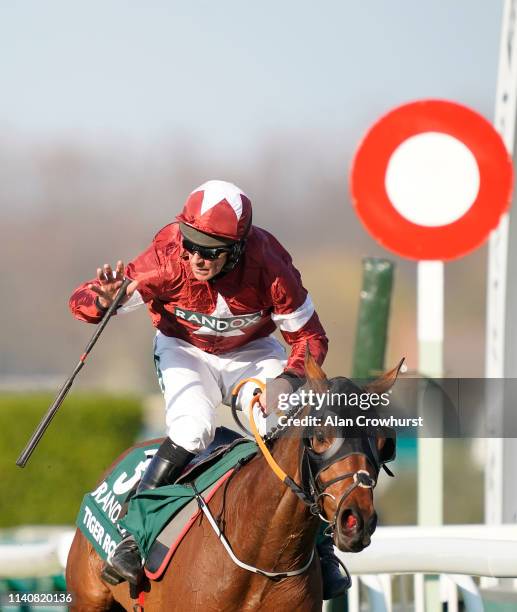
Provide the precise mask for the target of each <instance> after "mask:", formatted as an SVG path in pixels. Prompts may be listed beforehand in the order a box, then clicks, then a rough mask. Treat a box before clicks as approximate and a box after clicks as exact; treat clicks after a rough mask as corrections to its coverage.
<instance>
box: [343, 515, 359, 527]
mask: <svg viewBox="0 0 517 612" xmlns="http://www.w3.org/2000/svg"><path fill="white" fill-rule="evenodd" d="M356 526H357V519H356V518H355V516H354V515H353V514H349V515H348V516H347V517H346V520H345V527H346V528H347V529H353V528H354V527H356Z"/></svg>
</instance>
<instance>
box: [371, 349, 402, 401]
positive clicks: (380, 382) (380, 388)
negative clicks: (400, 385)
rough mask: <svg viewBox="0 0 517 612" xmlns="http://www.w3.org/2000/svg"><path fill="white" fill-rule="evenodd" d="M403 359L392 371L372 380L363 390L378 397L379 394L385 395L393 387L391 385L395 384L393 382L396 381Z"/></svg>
mask: <svg viewBox="0 0 517 612" xmlns="http://www.w3.org/2000/svg"><path fill="white" fill-rule="evenodd" d="M405 359H406V358H405V357H402V359H401V360H400V361H399V364H398V365H397V366H395V367H394V368H393V370H390V371H389V372H385V373H384V374H383V375H382V376H380V377H379V378H376V379H375V380H372V382H370V383H368V384H367V385H366V386H365V388H364V390H365V391H366V392H367V393H377V394H378V395H380V394H381V393H386V391H389V390H390V389H391V387H393V385H394V384H395V381H396V380H397V376H398V375H399V372H400V368H401V367H402V364H403V363H404V361H405Z"/></svg>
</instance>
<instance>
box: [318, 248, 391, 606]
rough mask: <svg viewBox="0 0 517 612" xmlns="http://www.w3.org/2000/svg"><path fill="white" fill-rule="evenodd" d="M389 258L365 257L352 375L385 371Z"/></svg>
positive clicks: (341, 600)
mask: <svg viewBox="0 0 517 612" xmlns="http://www.w3.org/2000/svg"><path fill="white" fill-rule="evenodd" d="M394 267H395V265H394V264H393V262H391V261H389V260H387V259H379V258H378V257H365V258H364V259H363V286H362V289H361V294H360V298H359V316H358V321H357V331H356V336H355V349H354V361H353V366H352V378H356V379H361V378H371V377H372V376H375V375H376V374H378V373H379V372H382V371H383V370H384V355H385V353H386V342H387V337H388V320H389V315H390V302H391V290H392V286H393V269H394ZM324 610H325V612H348V599H347V597H346V596H344V597H338V598H336V599H332V600H330V601H328V602H326V603H325V606H324Z"/></svg>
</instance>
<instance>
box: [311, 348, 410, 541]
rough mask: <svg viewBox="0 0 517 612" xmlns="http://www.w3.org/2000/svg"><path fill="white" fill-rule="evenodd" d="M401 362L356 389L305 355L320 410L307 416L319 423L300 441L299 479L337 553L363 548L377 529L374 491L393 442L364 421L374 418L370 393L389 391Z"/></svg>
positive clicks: (390, 432)
mask: <svg viewBox="0 0 517 612" xmlns="http://www.w3.org/2000/svg"><path fill="white" fill-rule="evenodd" d="M402 363H403V360H402V361H401V362H400V363H399V365H398V366H397V367H396V368H394V369H393V370H391V371H390V372H387V373H386V374H384V375H383V376H381V377H380V378H378V379H377V380H374V381H373V382H371V383H370V384H368V385H367V386H365V387H364V388H360V387H358V386H357V385H355V384H354V383H353V382H352V381H350V380H348V379H347V378H344V377H338V378H332V379H330V380H329V379H327V378H326V376H325V374H324V372H323V371H322V369H321V368H320V367H319V366H318V364H317V363H316V362H315V361H314V359H313V358H312V357H311V355H310V354H308V355H307V357H306V373H307V383H306V385H305V389H311V390H312V391H313V392H315V393H317V394H318V396H317V397H318V398H319V400H318V402H319V404H320V407H319V408H315V407H313V409H312V411H311V415H317V416H318V422H319V423H321V425H317V426H315V427H313V428H309V429H308V430H307V437H306V438H304V452H303V453H302V459H301V473H302V480H303V481H304V485H305V486H306V487H307V486H308V487H309V490H312V491H314V494H315V497H316V499H318V502H319V510H320V516H322V518H324V519H325V520H327V521H328V522H329V523H330V526H331V529H332V531H333V535H334V543H335V545H336V546H337V547H338V548H339V549H340V550H342V551H351V552H359V551H360V550H362V549H363V548H365V547H366V546H368V545H369V544H370V536H371V535H372V533H373V532H374V531H375V528H376V526H377V514H376V512H375V508H374V504H373V488H374V487H375V485H376V483H377V479H378V476H379V472H380V469H381V467H383V466H384V465H385V463H386V462H388V461H391V460H392V459H394V457H395V441H396V438H395V431H394V430H393V429H391V428H389V427H381V426H379V425H378V424H375V426H370V425H369V423H370V421H366V420H365V419H366V418H368V419H372V418H375V417H376V416H377V415H376V413H375V409H374V408H373V407H372V406H371V405H370V403H369V402H370V400H371V398H372V394H374V393H375V394H376V395H377V396H378V397H382V394H385V393H387V392H388V391H389V389H390V388H391V387H392V386H393V384H394V383H395V380H396V379H397V375H398V372H399V369H400V367H401V365H402ZM365 408H367V409H365ZM358 417H362V418H359V419H358ZM345 419H346V421H345ZM385 469H386V471H387V472H388V473H389V474H391V473H390V472H389V470H388V469H387V468H385Z"/></svg>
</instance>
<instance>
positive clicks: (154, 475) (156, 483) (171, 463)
mask: <svg viewBox="0 0 517 612" xmlns="http://www.w3.org/2000/svg"><path fill="white" fill-rule="evenodd" d="M193 456H194V455H193V454H192V453H189V451H187V450H185V449H184V448H182V447H181V446H176V444H174V442H172V440H171V439H170V438H166V439H165V441H164V442H162V444H161V446H160V448H159V449H158V450H157V451H156V455H155V456H154V457H153V458H152V460H151V463H150V464H149V467H148V468H147V470H146V471H145V473H144V475H143V476H142V480H141V481H140V482H139V484H138V488H137V490H136V492H137V493H141V492H142V491H148V490H150V489H156V488H157V487H161V486H163V485H167V484H172V483H173V482H174V481H175V480H176V479H177V478H178V477H179V476H180V474H181V472H182V471H183V469H184V467H185V466H186V465H187V463H188V462H189V461H190V460H191V459H192V457H193ZM108 565H110V566H111V568H112V569H113V570H115V572H116V573H117V574H118V575H119V576H120V577H121V578H122V579H124V580H127V581H128V582H131V583H132V584H138V583H139V582H140V580H141V578H142V575H143V567H142V556H141V554H140V550H139V549H138V544H137V543H136V541H135V538H134V537H133V536H132V535H129V536H127V537H125V538H124V539H123V540H122V541H121V542H120V543H119V544H118V545H117V547H116V548H115V550H114V551H113V554H112V555H111V557H110V558H109V559H108Z"/></svg>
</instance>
